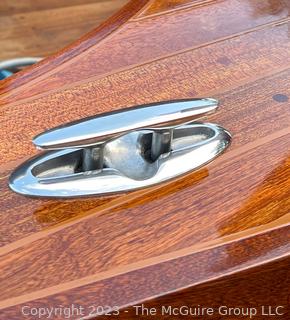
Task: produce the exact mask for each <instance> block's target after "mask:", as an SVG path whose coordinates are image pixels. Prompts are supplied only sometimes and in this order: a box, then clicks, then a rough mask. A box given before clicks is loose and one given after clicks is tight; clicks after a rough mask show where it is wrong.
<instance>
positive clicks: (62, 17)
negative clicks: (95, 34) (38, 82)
mask: <svg viewBox="0 0 290 320" xmlns="http://www.w3.org/2000/svg"><path fill="white" fill-rule="evenodd" d="M125 3H126V0H70V1H67V0H33V1H32V0H21V1H19V0H1V2H0V48H1V51H0V60H2V59H3V60H5V59H12V58H19V57H27V56H36V57H47V56H48V55H50V54H52V53H54V52H56V51H58V50H60V49H62V48H63V47H64V46H66V45H68V44H70V43H71V42H72V41H75V40H76V39H78V38H79V37H80V36H82V35H83V34H85V33H86V32H89V31H91V30H92V29H93V28H94V27H95V26H96V25H98V24H99V23H101V22H103V21H104V20H106V19H107V18H108V17H109V16H111V15H112V14H113V13H115V12H116V11H117V10H119V9H120V8H121V7H122V6H123V5H124V4H125Z"/></svg>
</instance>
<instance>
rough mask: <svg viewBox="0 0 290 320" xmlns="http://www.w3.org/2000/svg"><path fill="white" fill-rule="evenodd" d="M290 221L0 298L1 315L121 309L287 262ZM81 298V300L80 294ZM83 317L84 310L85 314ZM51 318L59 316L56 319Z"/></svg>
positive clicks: (289, 245)
mask: <svg viewBox="0 0 290 320" xmlns="http://www.w3.org/2000/svg"><path fill="white" fill-rule="evenodd" d="M289 231H290V225H289V224H288V225H285V226H283V227H278V228H275V229H272V230H268V231H266V232H264V233H261V234H256V235H252V236H249V237H244V238H240V239H239V240H237V241H233V242H227V243H222V244H221V245H219V246H217V247H214V248H210V249H205V250H202V251H200V252H193V253H188V254H187V255H184V256H180V257H178V258H176V259H170V260H168V261H162V262H158V259H157V258H155V260H156V261H155V263H153V264H151V265H147V266H143V267H142V266H141V265H140V266H138V268H135V270H132V271H129V272H126V271H125V272H123V273H122V272H120V273H119V274H117V275H116V276H114V277H111V278H104V279H97V278H96V279H95V280H94V279H93V277H91V278H92V279H90V280H91V281H90V283H88V284H83V285H82V286H80V279H79V280H78V281H77V282H78V283H77V286H75V288H71V287H70V285H71V284H70V283H67V284H65V283H64V284H62V285H60V286H57V287H51V288H46V289H44V290H39V291H38V292H33V293H31V294H26V295H24V296H19V297H15V298H11V299H7V300H5V301H1V304H0V309H1V308H2V310H1V314H2V316H4V318H7V319H19V315H21V308H22V307H23V306H30V307H31V308H32V307H33V308H44V307H46V306H48V305H50V306H55V307H56V306H59V305H63V306H69V305H71V302H72V301H73V302H74V303H75V304H77V303H79V304H80V305H81V306H82V307H83V308H84V309H85V310H89V309H90V306H91V305H92V303H93V301H95V303H96V305H98V306H111V307H114V306H117V307H118V308H120V309H125V308H128V307H132V306H134V305H136V304H141V303H145V302H148V301H150V300H151V299H152V298H157V297H159V298H161V297H166V296H168V295H171V294H173V293H178V292H180V291H181V290H184V289H187V288H191V289H192V288H194V287H196V286H199V285H201V284H203V285H204V284H206V283H211V282H213V281H217V280H220V279H224V278H226V277H229V276H231V275H238V274H240V273H241V272H244V271H248V270H250V269H253V268H257V267H262V266H265V265H267V264H269V265H270V264H271V263H273V262H275V261H280V260H284V261H288V262H289V250H290V243H289ZM83 297H85V299H84V298H83ZM86 315H87V314H86ZM55 319H61V318H58V317H56V318H55Z"/></svg>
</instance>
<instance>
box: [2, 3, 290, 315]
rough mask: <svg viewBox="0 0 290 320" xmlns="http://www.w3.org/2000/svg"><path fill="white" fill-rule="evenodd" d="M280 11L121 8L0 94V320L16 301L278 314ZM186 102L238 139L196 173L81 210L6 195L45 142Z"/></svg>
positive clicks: (285, 99)
mask: <svg viewBox="0 0 290 320" xmlns="http://www.w3.org/2000/svg"><path fill="white" fill-rule="evenodd" d="M289 8H290V7H289V3H288V2H287V1H278V0H275V1H266V2H263V3H261V1H256V0H253V1H241V0H240V1H238V0H228V1H193V0H192V1H160V2H158V1H149V2H148V1H145V0H144V1H140V2H139V1H138V2H136V1H131V2H130V3H128V5H127V6H126V7H125V8H123V9H122V10H121V11H120V12H119V13H117V14H116V15H115V16H114V17H112V18H111V19H110V20H109V21H108V22H106V23H105V24H103V25H102V26H100V27H99V28H97V29H95V30H94V31H92V32H91V33H90V34H88V35H87V36H85V37H84V38H82V39H81V40H80V41H78V42H76V43H74V44H72V45H71V46H69V47H68V48H66V49H65V50H64V51H61V52H60V53H58V54H56V55H54V56H51V57H49V58H48V59H46V60H45V61H43V62H42V63H40V64H39V65H36V66H34V67H32V68H31V69H30V70H26V71H23V72H20V73H19V74H17V75H16V76H14V77H12V78H11V79H10V80H6V81H3V82H2V83H1V82H0V86H1V91H0V103H1V106H0V122H1V128H0V149H1V151H3V152H1V153H0V190H1V194H0V208H1V214H0V234H1V236H0V245H1V247H0V255H1V259H0V270H1V275H0V277H1V291H0V308H1V310H0V319H2V318H4V319H21V318H22V316H21V307H23V306H24V305H28V306H31V307H32V306H35V307H44V306H48V305H49V306H59V305H64V306H66V305H70V304H71V303H76V304H79V305H81V306H84V307H85V309H86V312H87V313H86V315H87V314H88V312H89V311H90V310H89V309H88V308H89V306H90V305H95V304H97V305H109V306H115V305H117V306H119V307H121V308H122V310H123V311H122V312H123V313H122V315H121V316H120V318H122V319H133V318H134V310H133V309H132V305H133V304H134V303H142V302H146V304H147V305H148V306H150V305H151V306H160V305H162V304H163V303H164V304H171V305H179V304H180V301H181V299H184V301H186V302H188V303H190V304H204V303H205V302H207V303H208V304H212V305H214V306H218V305H219V304H220V303H221V302H222V301H225V302H224V303H228V304H234V302H235V300H234V299H236V300H238V301H240V304H241V305H245V306H247V304H249V301H251V304H253V305H254V306H258V305H260V304H261V303H265V304H267V303H270V302H269V300H268V298H267V297H266V293H268V292H270V291H271V293H272V295H273V301H275V303H277V304H278V302H279V304H281V305H285V306H286V305H287V299H286V298H285V294H286V288H287V281H288V280H287V281H286V280H285V282H284V283H281V282H282V281H283V280H282V279H283V278H284V279H288V278H287V277H289V252H290V238H289V235H290V233H289V221H290V216H289V214H290V157H289V156H290V154H289V150H290V127H289V123H290V111H289V103H290V102H289V98H290V89H289V82H290V58H289V57H290V42H289V26H290V18H289ZM23 10H25V9H23ZM76 73H78V76H76ZM197 96H213V97H215V98H218V99H219V100H220V101H221V108H220V110H219V111H218V112H217V113H216V114H213V115H210V116H208V117H206V121H209V122H215V123H219V124H220V125H222V126H224V127H226V128H227V129H229V131H230V132H231V133H232V135H233V143H232V145H231V147H230V149H229V150H228V151H227V152H226V153H225V154H224V155H222V156H221V157H220V158H218V159H217V160H216V161H214V162H213V163H210V164H208V165H207V166H205V167H204V168H202V169H200V170H198V171H196V172H192V173H190V174H187V175H186V176H185V177H181V178H179V179H177V180H175V181H171V182H169V183H166V184H162V185H159V186H155V187H152V188H148V189H144V190H139V191H136V192H133V193H127V194H120V195H117V196H114V197H99V198H89V199H80V200H77V199H74V200H57V201H56V200H45V199H30V198H26V197H23V196H20V195H17V194H15V193H13V192H12V191H10V190H9V188H8V186H7V182H8V177H9V174H10V173H11V171H12V170H13V169H14V168H15V166H16V165H18V164H20V163H22V162H23V161H24V160H25V159H27V158H29V157H31V156H33V155H35V154H36V153H37V151H36V150H35V149H34V147H33V146H32V144H31V139H32V138H33V136H35V135H36V134H38V133H40V132H42V131H43V130H46V129H48V128H51V127H54V126H56V125H59V124H62V123H65V122H68V121H73V120H77V119H79V118H83V117H86V116H90V115H94V114H97V113H101V112H105V111H109V110H116V109H120V108H123V107H127V106H131V105H136V104H142V103H148V102H153V101H161V100H168V99H177V98H193V97H197ZM202 120H204V121H205V119H202ZM273 270H274V271H273ZM271 274H272V278H271ZM247 277H249V278H250V279H252V280H251V282H250V283H248V284H247V283H246V282H245V278H247ZM269 279H272V280H273V282H272V283H270V282H269V281H270V280H269ZM220 285H222V286H224V288H223V289H222V290H221V291H219V286H220ZM240 286H241V288H240ZM260 286H263V287H264V288H265V292H266V293H265V297H264V298H263V293H262V292H261V290H260V289H259V288H260ZM185 288H188V289H186V290H185V291H184V289H185ZM225 288H227V290H226V289H225ZM169 292H170V294H168V293H169ZM217 292H218V294H217ZM152 297H157V298H156V299H155V300H152ZM222 299H224V300H222ZM273 303H274V302H273ZM125 311H128V312H125ZM75 318H77V317H75ZM137 318H138V317H136V319H137ZM56 319H61V316H59V317H56ZM165 319H166V318H165ZM229 319H231V318H229ZM258 319H262V316H261V315H260V316H259V317H258ZM281 319H286V317H284V318H283V317H282V318H281Z"/></svg>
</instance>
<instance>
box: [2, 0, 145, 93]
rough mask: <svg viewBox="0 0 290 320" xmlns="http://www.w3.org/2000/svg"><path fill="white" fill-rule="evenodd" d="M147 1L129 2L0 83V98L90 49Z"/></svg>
mask: <svg viewBox="0 0 290 320" xmlns="http://www.w3.org/2000/svg"><path fill="white" fill-rule="evenodd" d="M149 1H150V0H138V1H135V0H130V2H129V3H128V4H127V5H125V6H124V7H123V8H121V9H120V10H119V11H118V12H117V13H115V14H114V15H113V16H112V17H110V18H109V19H107V20H106V21H104V22H103V23H101V24H100V25H99V26H98V27H97V28H95V29H94V30H92V31H90V32H89V33H87V34H86V35H84V36H83V37H81V38H80V39H78V40H76V41H75V42H73V43H72V44H70V45H68V46H66V47H64V48H63V49H62V50H60V51H58V52H57V53H55V54H54V55H51V56H49V57H47V58H45V59H43V60H42V61H40V62H39V63H36V64H35V65H33V66H31V67H29V68H27V69H25V70H22V71H20V72H18V73H17V74H15V75H13V76H11V77H9V78H7V79H5V80H3V81H0V96H1V95H2V94H5V93H7V92H9V91H11V90H13V89H15V88H18V87H20V86H22V85H23V84H26V83H28V82H29V81H31V80H33V79H35V78H37V77H39V76H41V75H43V74H45V73H46V72H48V71H50V70H52V69H54V68H55V67H57V66H59V65H61V64H63V63H65V62H66V61H67V60H70V59H72V58H73V57H75V56H77V55H79V54H80V53H82V52H84V51H86V50H87V49H89V48H90V47H92V46H94V45H96V44H98V43H99V42H101V41H102V40H103V39H104V38H106V37H107V36H108V35H109V34H111V33H113V32H114V31H116V30H117V29H119V28H120V27H121V26H122V25H123V24H125V23H126V22H127V21H128V20H130V19H131V18H133V17H134V16H135V15H137V14H138V13H139V11H140V10H142V9H143V8H144V6H145V5H146V4H147V3H148V2H149Z"/></svg>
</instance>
